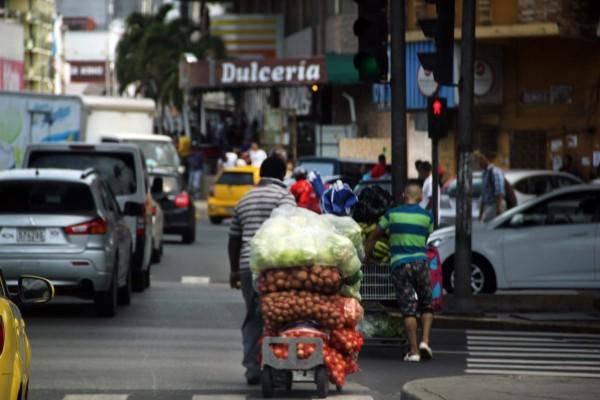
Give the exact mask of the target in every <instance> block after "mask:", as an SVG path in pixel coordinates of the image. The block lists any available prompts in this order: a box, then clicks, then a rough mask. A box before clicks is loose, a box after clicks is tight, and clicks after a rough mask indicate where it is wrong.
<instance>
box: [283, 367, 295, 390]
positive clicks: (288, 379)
mask: <svg viewBox="0 0 600 400" xmlns="http://www.w3.org/2000/svg"><path fill="white" fill-rule="evenodd" d="M293 382H294V374H293V372H292V371H287V372H286V374H285V390H287V391H288V392H289V391H291V390H292V383H293Z"/></svg>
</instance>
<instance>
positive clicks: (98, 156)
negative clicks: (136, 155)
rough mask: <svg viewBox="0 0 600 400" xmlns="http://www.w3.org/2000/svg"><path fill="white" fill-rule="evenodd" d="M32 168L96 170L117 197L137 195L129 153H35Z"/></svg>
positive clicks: (31, 160)
mask: <svg viewBox="0 0 600 400" xmlns="http://www.w3.org/2000/svg"><path fill="white" fill-rule="evenodd" d="M29 167H30V168H68V169H80V170H84V169H87V168H94V169H95V170H96V171H98V174H99V175H100V176H101V177H102V178H104V179H105V180H106V182H107V183H108V185H109V186H110V188H111V189H112V191H113V193H114V194H115V196H120V195H126V194H132V193H135V192H136V190H137V185H136V179H135V163H134V159H133V155H132V154H128V153H74V152H44V151H41V152H34V153H32V154H31V158H30V162H29Z"/></svg>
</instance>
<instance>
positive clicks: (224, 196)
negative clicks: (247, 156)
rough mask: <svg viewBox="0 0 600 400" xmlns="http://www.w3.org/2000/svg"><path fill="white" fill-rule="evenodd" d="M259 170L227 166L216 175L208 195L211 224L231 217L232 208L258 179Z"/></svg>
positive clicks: (248, 167) (249, 167)
mask: <svg viewBox="0 0 600 400" xmlns="http://www.w3.org/2000/svg"><path fill="white" fill-rule="evenodd" d="M259 172H260V170H259V169H258V168H256V167H251V166H247V167H234V168H227V169H225V170H223V171H221V173H220V174H219V175H218V176H217V179H216V181H215V184H214V186H213V187H212V189H211V191H210V196H209V197H208V218H209V219H210V222H212V223H213V224H220V223H221V222H222V221H223V219H224V218H231V217H233V209H234V208H235V206H236V205H237V203H238V201H240V199H241V198H242V197H243V196H244V195H245V194H246V192H248V191H249V190H250V189H252V188H253V187H254V186H256V184H258V181H259V180H260V173H259Z"/></svg>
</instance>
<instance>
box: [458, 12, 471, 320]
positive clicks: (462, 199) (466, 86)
mask: <svg viewBox="0 0 600 400" xmlns="http://www.w3.org/2000/svg"><path fill="white" fill-rule="evenodd" d="M475 7H476V5H475V0H463V12H462V39H461V71H460V82H459V85H460V104H459V107H458V136H459V137H458V193H457V207H456V239H455V240H456V243H455V247H456V256H455V259H454V261H455V262H454V268H455V271H456V279H455V288H454V289H455V294H456V297H457V299H460V300H466V299H468V297H469V296H471V276H470V275H471V272H470V269H471V268H470V267H471V227H472V220H471V219H472V217H471V214H472V204H471V195H472V192H471V184H472V181H473V171H472V164H471V162H472V150H473V140H472V138H473V96H474V92H473V89H474V60H475ZM458 306H459V307H462V309H463V310H464V311H467V310H466V308H467V306H468V302H467V301H463V302H462V304H459V305H458Z"/></svg>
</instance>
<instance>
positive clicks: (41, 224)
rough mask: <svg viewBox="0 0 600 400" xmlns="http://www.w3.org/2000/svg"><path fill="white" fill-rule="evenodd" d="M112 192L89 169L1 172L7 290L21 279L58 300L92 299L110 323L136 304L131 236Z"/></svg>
mask: <svg viewBox="0 0 600 400" xmlns="http://www.w3.org/2000/svg"><path fill="white" fill-rule="evenodd" d="M133 213H137V206H136V204H134V203H126V204H125V206H124V211H123V212H122V211H121V209H120V208H119V206H118V204H117V202H116V200H115V197H114V195H113V194H112V191H111V189H110V188H109V186H108V185H107V184H106V183H105V182H104V181H103V180H102V179H100V177H99V176H98V175H97V174H96V172H94V171H93V170H92V169H89V170H85V171H78V170H66V169H63V170H58V169H22V170H19V169H16V170H10V171H3V172H0V266H1V267H2V270H3V271H4V275H5V277H6V279H7V281H8V284H9V286H10V287H16V286H17V281H18V278H19V277H20V276H21V275H23V274H26V275H39V276H42V277H45V278H47V279H49V280H50V281H51V282H52V283H53V284H54V286H55V288H56V292H57V294H59V295H60V294H64V295H74V296H78V297H81V298H93V299H94V301H95V304H96V309H97V311H98V314H99V315H101V316H107V317H112V316H114V315H115V312H116V307H117V303H120V304H124V305H126V304H129V303H130V301H131V282H132V281H131V269H130V258H131V248H132V246H131V235H130V232H129V228H128V227H127V224H126V223H125V220H124V214H133Z"/></svg>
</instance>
